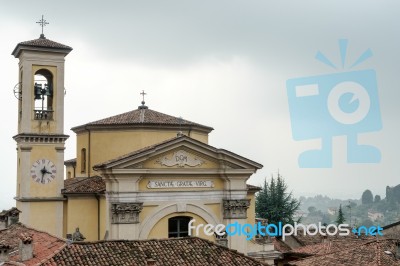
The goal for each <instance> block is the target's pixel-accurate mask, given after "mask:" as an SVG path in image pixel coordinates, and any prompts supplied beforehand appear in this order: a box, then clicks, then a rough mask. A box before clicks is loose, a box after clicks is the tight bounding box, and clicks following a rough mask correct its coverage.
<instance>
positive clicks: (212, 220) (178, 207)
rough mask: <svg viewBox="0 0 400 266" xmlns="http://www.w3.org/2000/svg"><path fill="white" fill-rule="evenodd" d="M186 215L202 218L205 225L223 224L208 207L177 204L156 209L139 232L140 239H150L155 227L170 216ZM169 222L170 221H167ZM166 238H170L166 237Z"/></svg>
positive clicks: (143, 223) (144, 221) (145, 220)
mask: <svg viewBox="0 0 400 266" xmlns="http://www.w3.org/2000/svg"><path fill="white" fill-rule="evenodd" d="M184 213H190V214H194V215H188V216H191V217H192V216H193V217H194V218H195V216H198V217H200V218H201V219H203V220H204V221H205V223H208V224H214V225H216V224H219V223H221V222H220V221H219V219H218V218H217V217H216V216H215V215H214V214H213V213H212V212H211V211H209V210H207V208H206V207H204V206H198V205H195V204H190V203H188V204H184V203H176V204H170V205H166V206H165V205H164V206H160V207H159V208H157V209H155V210H154V211H153V212H152V213H151V214H150V215H148V216H147V217H146V218H145V219H144V220H143V222H142V223H141V226H140V232H139V239H148V237H149V235H150V232H151V231H152V229H153V228H154V227H155V225H156V224H157V223H158V222H159V221H161V220H162V219H164V218H165V217H166V216H168V215H173V216H177V217H178V216H182V215H184V216H186V215H185V214H184ZM167 221H168V219H167ZM167 227H168V224H167V225H166V228H165V230H166V231H167V232H168V228H167ZM165 237H168V235H166V236H165Z"/></svg>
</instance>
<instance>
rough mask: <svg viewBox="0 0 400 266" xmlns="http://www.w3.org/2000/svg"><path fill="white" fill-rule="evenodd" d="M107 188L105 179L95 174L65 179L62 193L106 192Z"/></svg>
mask: <svg viewBox="0 0 400 266" xmlns="http://www.w3.org/2000/svg"><path fill="white" fill-rule="evenodd" d="M105 190H106V184H105V183H104V180H103V179H102V178H101V177H100V176H93V177H86V178H70V179H66V180H64V189H63V190H62V191H61V193H63V194H68V193H104V191H105Z"/></svg>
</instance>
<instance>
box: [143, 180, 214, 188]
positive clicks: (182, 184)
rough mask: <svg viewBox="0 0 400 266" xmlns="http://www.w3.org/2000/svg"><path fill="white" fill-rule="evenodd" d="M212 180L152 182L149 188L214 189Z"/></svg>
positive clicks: (148, 185)
mask: <svg viewBox="0 0 400 266" xmlns="http://www.w3.org/2000/svg"><path fill="white" fill-rule="evenodd" d="M213 187H214V181H210V180H150V181H149V183H147V188H213Z"/></svg>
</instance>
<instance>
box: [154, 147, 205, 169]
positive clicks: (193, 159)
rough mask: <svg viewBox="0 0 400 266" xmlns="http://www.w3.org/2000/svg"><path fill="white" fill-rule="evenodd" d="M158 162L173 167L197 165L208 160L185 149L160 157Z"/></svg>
mask: <svg viewBox="0 0 400 266" xmlns="http://www.w3.org/2000/svg"><path fill="white" fill-rule="evenodd" d="M156 163H157V164H160V165H164V166H167V167H172V166H179V167H185V166H186V165H187V166H191V167H195V166H200V165H202V164H205V163H206V162H205V161H204V160H203V159H201V158H199V157H198V156H196V155H193V154H191V153H188V152H186V151H184V150H179V151H177V152H174V154H173V155H172V156H171V155H170V156H168V155H167V156H163V157H160V158H158V159H157V160H156Z"/></svg>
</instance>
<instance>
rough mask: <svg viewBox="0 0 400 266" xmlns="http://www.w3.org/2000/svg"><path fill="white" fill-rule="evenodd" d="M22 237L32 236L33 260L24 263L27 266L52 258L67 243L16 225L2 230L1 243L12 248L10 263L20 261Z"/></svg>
mask: <svg viewBox="0 0 400 266" xmlns="http://www.w3.org/2000/svg"><path fill="white" fill-rule="evenodd" d="M21 236H32V243H33V258H32V259H30V260H27V261H24V262H23V263H24V265H27V266H30V265H36V264H38V263H39V262H41V261H42V260H44V259H47V258H49V257H51V256H52V255H53V254H54V253H55V252H57V251H59V250H61V249H62V248H63V247H64V246H65V245H66V244H65V241H64V240H63V239H61V238H58V237H56V236H53V235H50V234H48V233H46V232H43V231H39V230H36V229H33V228H30V227H27V226H25V225H22V224H20V223H16V224H13V225H10V226H9V227H8V228H6V229H3V230H0V243H2V244H5V245H9V246H10V248H11V250H10V258H9V259H10V261H14V262H18V261H20V257H19V252H18V249H19V241H20V238H21Z"/></svg>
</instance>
